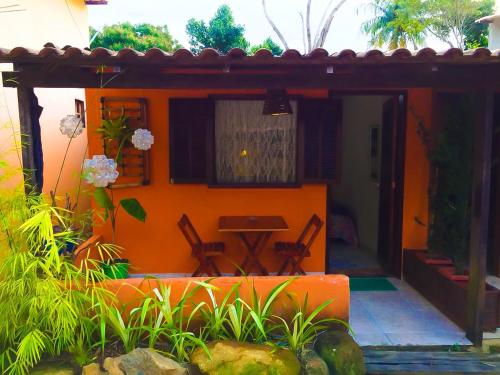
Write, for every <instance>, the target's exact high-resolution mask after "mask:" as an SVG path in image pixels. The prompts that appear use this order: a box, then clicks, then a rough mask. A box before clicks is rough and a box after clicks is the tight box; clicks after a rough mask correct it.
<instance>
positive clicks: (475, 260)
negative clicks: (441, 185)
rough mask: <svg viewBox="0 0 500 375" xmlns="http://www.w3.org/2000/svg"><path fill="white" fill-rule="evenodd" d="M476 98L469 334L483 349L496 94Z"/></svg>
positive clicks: (481, 95) (481, 94) (475, 343)
mask: <svg viewBox="0 0 500 375" xmlns="http://www.w3.org/2000/svg"><path fill="white" fill-rule="evenodd" d="M475 98H476V108H475V109H476V122H475V124H474V125H475V126H474V129H475V130H474V156H473V158H474V160H473V179H472V184H473V185H472V210H471V228H470V229H471V232H470V271H469V274H470V276H469V277H470V278H469V285H468V287H469V289H468V298H467V299H468V301H467V331H466V334H467V338H468V339H469V340H471V341H472V343H473V344H474V345H475V346H481V345H482V341H483V312H484V298H485V284H486V258H487V250H488V224H489V223H488V221H489V206H490V183H491V147H492V135H493V108H494V94H493V92H486V91H482V92H480V93H478V94H477V95H475Z"/></svg>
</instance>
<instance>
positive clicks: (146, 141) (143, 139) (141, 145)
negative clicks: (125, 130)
mask: <svg viewBox="0 0 500 375" xmlns="http://www.w3.org/2000/svg"><path fill="white" fill-rule="evenodd" d="M154 142H155V137H153V134H151V132H150V131H149V130H147V129H137V130H136V131H135V132H134V135H132V143H133V144H134V147H135V148H136V149H138V150H143V151H145V150H149V149H150V148H151V145H152V144H153V143H154Z"/></svg>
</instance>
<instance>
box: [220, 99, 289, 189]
mask: <svg viewBox="0 0 500 375" xmlns="http://www.w3.org/2000/svg"><path fill="white" fill-rule="evenodd" d="M291 105H292V110H293V113H294V114H292V115H282V116H264V115H262V109H263V107H264V102H263V101H260V100H219V101H217V102H216V104H215V174H216V183H219V184H293V183H296V182H297V173H296V169H297V168H296V167H297V120H296V119H297V117H296V113H297V105H296V103H295V102H293V103H291Z"/></svg>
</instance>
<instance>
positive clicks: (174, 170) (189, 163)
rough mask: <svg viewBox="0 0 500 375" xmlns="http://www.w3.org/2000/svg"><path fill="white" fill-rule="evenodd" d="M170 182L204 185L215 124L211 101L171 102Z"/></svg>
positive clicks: (174, 100)
mask: <svg viewBox="0 0 500 375" xmlns="http://www.w3.org/2000/svg"><path fill="white" fill-rule="evenodd" d="M169 113H170V121H169V127H170V182H171V183H193V184H194V183H207V182H208V176H209V172H210V171H209V169H210V168H209V167H210V165H209V160H210V157H209V153H210V152H211V151H210V150H211V149H212V146H211V145H212V143H213V136H212V134H213V129H214V121H215V112H214V102H213V100H211V99H170V103H169Z"/></svg>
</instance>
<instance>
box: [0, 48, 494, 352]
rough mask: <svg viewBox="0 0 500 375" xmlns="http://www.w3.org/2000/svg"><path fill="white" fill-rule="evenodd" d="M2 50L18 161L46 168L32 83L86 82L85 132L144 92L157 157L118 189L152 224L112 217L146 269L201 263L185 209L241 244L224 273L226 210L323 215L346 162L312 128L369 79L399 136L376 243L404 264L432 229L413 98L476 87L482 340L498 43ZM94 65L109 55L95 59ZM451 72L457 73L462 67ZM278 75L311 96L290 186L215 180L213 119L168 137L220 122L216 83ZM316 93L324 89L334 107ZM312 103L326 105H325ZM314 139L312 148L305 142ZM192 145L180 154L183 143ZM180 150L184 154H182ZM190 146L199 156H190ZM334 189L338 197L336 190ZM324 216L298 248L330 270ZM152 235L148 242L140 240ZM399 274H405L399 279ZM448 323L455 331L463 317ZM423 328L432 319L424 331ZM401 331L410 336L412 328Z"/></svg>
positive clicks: (473, 270)
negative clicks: (406, 253) (16, 107)
mask: <svg viewBox="0 0 500 375" xmlns="http://www.w3.org/2000/svg"><path fill="white" fill-rule="evenodd" d="M0 61H2V62H12V63H15V71H14V72H5V73H4V74H3V77H4V85H5V86H6V87H15V88H17V90H18V92H19V97H20V111H21V113H20V119H21V126H22V130H23V132H24V133H26V134H28V135H29V136H31V137H32V142H30V143H29V145H28V146H27V147H26V148H25V149H24V152H23V161H24V164H25V166H26V167H29V168H33V169H40V168H41V164H40V160H39V155H40V152H41V150H40V148H39V147H38V146H37V145H38V144H39V142H35V138H36V137H38V136H37V134H39V133H38V132H37V129H36V127H37V121H36V116H35V115H34V114H35V108H34V102H33V98H34V97H35V95H34V88H37V87H45V88H62V87H80V88H86V89H87V108H88V109H87V121H88V124H89V130H91V132H92V131H93V130H95V128H96V126H97V125H96V124H99V123H100V121H101V120H102V109H103V105H105V104H106V100H107V99H111V98H115V99H116V98H117V97H118V98H122V99H123V98H128V99H130V98H135V99H136V101H138V102H139V103H148V106H149V110H148V118H149V119H150V126H151V127H150V129H151V130H152V132H153V133H154V134H157V138H156V143H155V148H153V149H152V150H151V152H149V153H148V156H147V157H148V158H149V159H150V161H151V164H150V165H149V166H148V168H150V169H144V170H143V171H142V173H141V174H140V175H139V178H136V176H135V175H136V174H135V173H132V175H131V176H128V177H127V179H126V180H125V181H122V182H123V185H124V188H123V189H115V191H114V192H115V194H116V196H117V197H118V198H122V197H126V196H128V195H129V194H133V195H134V196H135V197H137V198H138V199H139V200H140V201H141V203H143V205H144V206H145V207H146V208H147V211H148V224H149V223H151V224H149V225H140V235H138V231H137V230H135V229H132V228H137V226H136V224H135V223H133V222H132V221H130V220H131V219H129V218H124V220H123V222H122V224H120V226H119V227H118V233H119V237H120V241H121V244H122V245H123V246H124V247H125V248H126V249H127V250H126V256H127V258H129V259H130V261H131V263H132V264H133V265H135V266H136V267H137V268H138V272H139V273H143V274H156V273H168V274H177V275H178V274H188V273H191V272H192V271H194V270H195V269H196V266H197V263H196V261H195V259H193V258H192V257H191V256H190V254H189V247H188V244H187V243H186V242H185V239H184V238H183V237H182V234H181V233H180V232H179V230H178V228H177V226H176V222H177V220H178V219H179V218H180V216H181V215H182V214H183V213H186V212H187V213H188V214H189V215H190V216H191V218H192V220H193V221H194V224H195V227H197V228H198V229H199V231H200V234H201V237H203V238H207V239H210V240H214V241H220V240H223V242H226V243H227V247H228V248H231V249H234V250H230V257H229V259H231V261H227V260H223V261H221V265H220V266H221V270H222V272H223V273H224V272H226V273H227V272H231V273H232V272H233V271H234V263H237V264H241V263H242V261H243V258H244V254H242V253H241V250H238V249H241V247H240V246H239V244H238V242H237V239H236V238H230V237H227V236H224V235H223V234H221V233H220V231H218V230H217V222H218V219H219V217H220V216H226V215H249V216H254V215H282V216H284V218H285V220H286V222H287V224H288V226H289V227H290V228H291V230H290V231H289V232H287V233H286V236H285V235H284V234H281V233H280V234H277V235H276V236H275V240H276V241H279V240H283V241H285V240H286V241H293V240H294V239H296V238H297V237H298V236H299V234H300V230H301V229H302V228H303V227H304V224H305V222H306V221H307V219H308V218H309V217H310V216H311V215H312V214H317V215H318V216H319V217H320V218H321V219H322V220H323V221H324V222H327V220H328V216H329V215H328V208H327V207H329V206H328V205H327V201H328V197H327V184H328V183H332V182H335V181H336V179H339V180H340V176H341V174H340V168H338V164H337V163H338V162H339V160H340V159H339V158H338V157H337V155H336V154H335V153H333V154H332V153H328V151H329V150H330V149H329V147H328V146H329V145H330V143H328V144H327V145H326V147H325V145H324V144H322V143H321V141H322V139H321V140H316V142H318V143H316V144H314V143H312V142H315V138H314V137H315V136H317V134H319V133H321V132H322V131H324V130H325V129H326V128H324V127H323V125H324V124H326V123H328V124H331V123H332V118H333V119H335V116H336V113H330V112H329V110H328V108H335V104H334V103H335V101H336V100H337V99H338V97H339V96H342V95H344V94H346V93H347V94H350V95H352V94H358V95H360V94H366V93H368V94H379V95H385V96H390V97H391V98H394V100H393V104H394V107H393V109H394V112H391V113H390V116H389V117H390V119H392V121H389V122H390V124H391V125H393V129H392V131H390V132H389V135H390V136H391V139H393V141H394V142H393V144H392V146H393V147H390V148H386V150H392V151H391V152H392V153H391V154H390V155H388V159H386V160H388V161H389V163H391V168H389V169H390V171H391V173H390V174H388V175H385V176H384V178H385V185H384V188H385V190H384V192H385V193H386V194H387V195H386V202H387V206H384V207H385V208H387V210H386V212H385V213H384V216H383V217H384V218H386V219H387V220H385V223H384V225H385V226H384V229H386V232H385V233H384V240H385V243H386V245H385V246H383V247H382V249H383V251H385V253H384V256H385V258H383V261H384V264H383V266H384V269H385V270H386V271H387V272H388V273H389V274H394V275H395V276H397V277H399V276H400V274H401V265H402V258H403V254H402V250H403V249H404V248H415V247H416V248H424V247H425V246H426V236H427V230H426V229H425V226H422V225H421V223H419V221H421V219H422V218H424V222H425V219H426V216H427V215H428V209H427V208H428V207H427V202H425V198H424V199H423V200H422V197H423V196H425V195H426V191H427V180H428V170H427V169H426V167H425V162H423V160H425V150H424V149H423V147H422V145H421V144H420V140H419V136H418V126H419V121H418V120H417V119H416V118H414V117H412V116H410V115H408V112H409V109H412V110H416V111H417V112H418V113H420V114H421V115H423V116H424V117H425V118H427V119H430V118H431V117H432V116H431V113H430V112H429V111H428V110H426V109H428V106H429V105H431V104H432V99H433V92H434V91H436V90H437V91H439V90H441V91H447V90H459V91H463V92H474V93H477V94H476V99H477V103H478V105H479V107H478V108H479V110H478V112H477V123H476V150H480V152H476V154H475V180H474V189H475V197H476V199H475V200H474V202H473V210H472V211H473V212H474V213H475V216H474V219H473V221H472V226H471V233H472V242H471V261H470V282H469V293H468V296H469V297H468V302H467V306H468V307H467V308H468V311H469V313H468V326H467V327H468V329H467V336H468V338H469V339H470V340H471V342H473V343H474V344H476V345H479V344H480V343H481V341H482V319H483V305H484V288H485V275H486V243H485V241H486V237H487V232H488V214H487V212H488V207H489V185H490V184H489V177H490V176H489V173H490V165H491V134H492V133H491V132H492V112H493V104H492V103H493V96H494V92H495V90H497V89H498V87H499V83H500V72H499V69H498V64H499V59H498V56H497V55H494V54H492V53H491V52H490V51H487V50H483V49H480V50H477V51H475V52H473V53H470V54H463V53H462V52H461V51H458V50H450V51H447V52H446V53H444V54H437V53H435V52H434V51H432V50H429V49H426V50H423V51H420V52H418V53H416V54H412V53H411V52H409V51H407V50H397V51H393V52H391V53H388V54H382V53H381V52H378V51H370V52H369V53H364V54H355V53H354V52H352V51H343V52H342V53H340V54H337V55H332V56H329V55H328V54H327V53H326V51H323V50H317V51H313V53H311V54H310V55H308V56H300V54H298V53H297V52H296V51H287V52H286V53H285V54H284V55H283V56H282V57H280V58H272V57H271V56H269V55H268V54H266V52H258V53H257V54H256V55H255V56H252V57H250V56H244V54H243V52H242V51H239V50H233V51H231V52H230V53H229V54H228V55H227V56H219V55H218V54H217V53H216V52H214V51H211V50H207V51H204V52H203V53H202V54H201V55H200V56H192V55H190V53H189V52H188V51H179V52H177V53H176V54H174V55H172V56H170V55H166V54H164V53H163V52H161V51H159V50H151V51H150V52H148V53H147V54H145V55H144V54H139V53H136V52H135V51H132V50H123V51H120V52H119V53H112V52H110V51H106V50H102V49H97V50H95V51H93V52H88V51H82V50H78V49H76V48H72V47H69V48H66V49H65V50H60V49H57V48H55V47H54V46H50V45H49V46H47V47H45V48H44V49H43V50H41V51H39V52H31V51H28V50H26V49H23V48H18V49H14V50H12V51H7V52H6V51H3V52H2V53H1V54H0ZM103 66H105V68H104V69H103V68H102V67H103ZM98 67H101V68H100V70H99V68H98ZM457 77H461V79H460V80H457ZM102 82H106V87H102ZM271 89H281V90H283V89H286V90H287V91H286V93H287V94H288V95H289V96H290V98H291V99H293V98H297V97H300V98H302V99H304V100H303V102H304V103H309V107H307V104H306V105H304V106H303V107H302V110H300V111H299V113H301V115H302V117H300V120H301V121H298V123H297V124H299V125H298V127H297V128H296V129H299V131H298V133H297V134H298V138H297V148H296V150H297V158H296V160H297V163H296V164H295V167H296V170H295V175H294V176H295V177H296V178H293V179H292V180H291V181H287V182H291V183H290V186H282V185H281V186H280V184H279V183H278V184H274V185H275V186H271V185H272V184H267V186H266V185H264V186H251V184H248V183H247V184H244V185H243V186H235V184H234V181H233V182H231V183H230V184H229V185H228V184H225V185H224V184H216V182H217V181H216V180H214V177H215V176H218V177H220V175H217V171H214V170H213V169H212V168H214V164H215V160H216V159H215V158H214V155H213V151H214V150H213V149H212V148H213V147H214V142H215V141H214V140H216V139H217V138H216V137H214V136H213V135H211V134H210V133H209V132H210V131H213V128H207V129H209V130H208V131H207V130H205V131H207V133H206V134H205V138H203V139H202V141H201V142H199V143H193V142H196V141H197V139H195V138H189V139H188V140H187V142H186V143H182V142H183V140H182V138H176V139H175V141H174V138H175V137H176V135H175V131H176V130H175V129H176V126H178V125H179V124H180V125H185V124H190V126H193V129H192V130H193V131H194V130H195V129H198V130H199V125H200V124H202V125H203V124H206V123H208V122H213V121H212V120H210V119H212V117H211V116H212V114H210V113H209V115H207V113H206V112H205V113H204V112H203V110H204V109H207V108H208V110H209V111H210V110H211V108H212V109H213V107H210V106H206V104H207V103H213V101H216V100H217V98H216V97H217V96H218V99H219V100H222V99H224V98H225V99H226V100H227V99H228V97H231V98H233V99H234V98H235V97H240V99H241V98H242V97H246V99H247V100H248V99H252V100H260V101H262V100H263V99H264V98H265V96H266V93H267V92H268V90H271ZM214 96H215V97H214ZM179 98H182V99H186V98H190V100H191V101H190V103H189V106H190V107H189V106H188V108H191V112H190V111H189V110H187V111H186V110H184V111H180V112H181V117H175V114H176V112H175V111H174V108H175V105H167V103H168V102H170V104H172V103H173V100H175V99H179ZM137 99H140V100H137ZM141 100H144V101H141ZM195 102H197V103H198V104H199V106H198V107H193V105H194V103H195ZM103 103H104V104H103ZM200 103H201V104H200ZM318 103H323V104H324V103H327V104H328V105H329V106H330V107H325V106H321V105H319V104H318ZM141 105H142V104H141ZM181 107H182V105H179V107H178V108H181ZM193 108H195V110H193ZM307 108H309V109H307ZM318 108H319V109H322V110H323V109H324V108H327V109H325V110H323V112H321V111H318ZM304 113H305V114H306V116H304ZM319 114H320V115H321V116H323V117H321V116H320V115H319ZM173 116H174V117H173ZM167 119H169V121H167ZM207 119H208V120H207ZM311 119H314V121H311ZM308 121H309V122H308ZM312 122H314V123H317V124H320V126H319V128H320V129H317V130H316V133H314V134H313V133H310V134H309V138H307V137H308V134H307V133H305V132H306V131H307V130H306V129H312V128H313V126H314V125H310V126H307V124H308V123H312ZM333 122H335V120H334V121H333ZM165 123H167V126H165ZM300 124H302V125H300ZM197 126H198V128H196V127H197ZM301 126H302V127H301ZM210 129H212V130H210ZM321 129H322V130H321ZM177 131H179V128H178V127H177ZM91 132H89V133H91ZM301 132H303V133H301ZM177 134H179V133H177ZM338 134H340V133H338V132H336V131H335V132H333V133H332V134H330V138H327V137H325V138H323V139H327V140H328V141H329V142H330V141H331V142H332V143H331V145H335V142H338V138H336V137H337V135H338ZM177 137H178V135H177ZM210 137H211V138H210ZM205 139H210V140H211V142H206V141H205ZM37 141H39V139H38V140H37ZM198 141H199V139H198ZM193 144H195V146H193ZM307 145H309V146H307ZM175 147H178V150H179V149H180V150H181V151H179V154H176V153H175ZM307 147H309V148H310V149H309V150H307ZM332 148H333V147H332ZM101 150H102V141H101V139H99V137H97V136H94V135H91V136H90V138H89V151H90V154H98V153H101V152H100V151H101ZM167 150H168V151H167ZM200 150H202V156H201V157H198V159H196V158H195V156H196V153H197V152H199V151H200ZM325 150H326V151H325ZM184 151H185V154H186V155H182V153H183V152H184ZM307 152H309V154H308V153H307ZM167 153H168V154H169V156H170V157H169V156H167ZM172 155H173V156H174V157H177V159H178V160H180V162H179V163H178V164H176V161H175V160H174V159H173V158H172ZM207 155H208V156H209V157H210V158H209V159H208V160H209V163H206V160H204V157H205V156H207ZM307 155H309V159H308V157H307ZM332 155H333V156H332ZM145 158H146V156H145ZM181 159H182V160H181ZM145 160H146V159H145ZM186 160H187V161H189V163H191V164H187V165H186V164H185V162H186ZM193 161H195V162H193ZM37 163H38V164H37ZM183 163H184V164H183ZM308 163H309V164H308ZM176 167H179V168H177V169H176ZM308 168H309V169H308ZM42 169H43V168H42ZM343 173H348V171H344V172H343ZM146 174H149V175H148V176H147V175H146ZM30 182H31V186H35V187H37V188H38V189H42V182H41V180H40V179H39V177H37V175H36V174H34V175H33V180H32V181H30ZM280 183H282V181H281V182H280ZM217 185H218V186H217ZM276 185H277V186H276ZM333 199H334V200H335V197H333ZM327 224H328V223H327ZM326 228H328V225H326V226H325V227H324V228H323V229H322V231H321V232H320V235H319V236H318V238H317V239H316V241H315V242H314V244H313V246H312V248H311V256H310V257H308V258H306V259H304V262H303V266H304V270H305V271H306V272H307V273H323V272H325V270H326V264H327V259H326V254H327V250H326V247H327V246H326V242H327V238H329V237H328V233H327V230H326ZM95 232H96V233H98V234H102V235H103V236H104V237H105V238H106V237H107V238H109V237H110V233H111V228H110V227H109V225H108V226H103V227H96V228H95ZM145 248H146V249H148V250H147V251H144V249H145ZM172 249H175V251H176V253H175V254H173V253H172V252H171V251H172ZM279 261H280V259H276V258H273V257H272V256H270V255H264V256H263V262H265V264H266V265H268V267H269V269H270V271H276V270H277V269H278V268H279V265H280V263H279ZM404 288H405V287H404V286H402V290H403V289H404ZM409 293H410V294H411V293H412V292H409ZM353 297H354V300H353V301H354V303H356V302H355V301H356V298H357V297H356V294H353ZM359 298H360V300H359V301H360V302H361V304H360V305H361V306H363V302H362V301H363V299H362V298H361V296H360V297H359ZM370 298H371V297H370ZM404 298H406V297H404ZM354 306H355V305H354ZM354 306H353V308H354ZM357 311H358V312H356V310H355V309H353V314H358V313H359V314H360V315H363V317H366V315H368V313H369V312H367V311H364V313H360V312H359V311H362V310H357ZM365 313H366V314H365ZM406 317H407V315H404V318H402V319H406ZM361 322H362V320H361ZM359 324H360V325H362V324H363V323H359ZM443 324H444V325H447V324H448V323H443ZM450 329H451V328H450ZM361 331H363V328H361ZM365 331H366V329H365ZM453 332H454V333H453V334H457V335H459V333H458V332H457V331H453ZM387 333H389V332H387ZM411 333H415V332H411ZM427 333H428V332H427V331H424V334H427ZM384 334H385V333H384ZM396 334H397V332H396ZM386 337H388V336H387V335H386ZM382 338H384V336H382ZM453 338H457V339H458V338H459V337H458V336H453ZM384 339H385V338H384ZM402 340H403V341H404V338H402ZM403 341H401V342H403ZM381 342H382V341H381ZM390 342H392V343H395V342H397V341H396V340H395V341H392V340H391V341H390ZM464 342H466V341H464Z"/></svg>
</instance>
